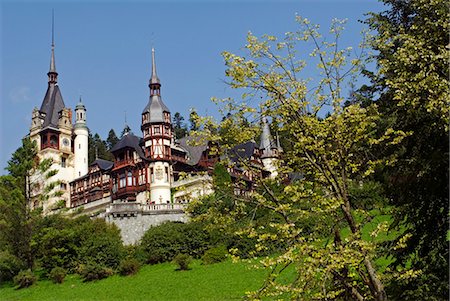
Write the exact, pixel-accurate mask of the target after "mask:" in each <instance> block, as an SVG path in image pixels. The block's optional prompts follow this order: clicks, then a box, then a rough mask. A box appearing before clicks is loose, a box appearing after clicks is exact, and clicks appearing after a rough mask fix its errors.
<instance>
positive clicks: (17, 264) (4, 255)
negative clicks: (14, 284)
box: [0, 251, 26, 283]
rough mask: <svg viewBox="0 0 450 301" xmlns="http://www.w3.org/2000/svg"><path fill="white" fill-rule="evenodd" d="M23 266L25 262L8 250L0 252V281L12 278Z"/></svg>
mask: <svg viewBox="0 0 450 301" xmlns="http://www.w3.org/2000/svg"><path fill="white" fill-rule="evenodd" d="M25 268H26V266H25V264H24V263H23V262H22V261H21V260H20V259H19V258H17V257H16V256H14V255H12V254H11V253H9V252H8V251H3V252H0V283H2V282H4V281H10V280H13V278H14V276H16V275H17V274H18V273H19V272H20V271H21V270H23V269H25Z"/></svg>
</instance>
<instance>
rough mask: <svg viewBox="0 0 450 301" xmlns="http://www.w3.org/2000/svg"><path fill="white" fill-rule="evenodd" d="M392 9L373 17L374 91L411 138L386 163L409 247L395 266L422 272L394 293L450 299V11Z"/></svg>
mask: <svg viewBox="0 0 450 301" xmlns="http://www.w3.org/2000/svg"><path fill="white" fill-rule="evenodd" d="M383 2H384V3H385V4H386V5H387V6H388V9H387V10H386V11H383V12H381V13H372V14H370V15H369V17H368V19H367V20H366V23H367V24H368V25H369V26H370V28H371V29H372V30H374V31H375V32H376V34H375V36H374V37H373V40H372V41H371V45H372V47H373V48H374V49H375V50H376V51H377V52H376V53H377V55H376V57H375V58H376V61H377V63H378V69H377V70H376V72H374V73H373V76H372V80H373V85H372V86H371V87H370V90H371V91H373V92H374V96H375V97H376V96H377V95H379V97H377V99H376V101H377V103H378V104H379V107H380V112H382V114H383V120H384V121H385V124H384V126H385V127H392V128H393V129H399V130H402V131H404V132H408V133H409V135H408V136H407V137H406V138H405V139H404V140H403V141H402V143H401V144H400V145H399V147H398V148H397V149H395V150H393V151H394V152H396V154H397V156H398V159H397V160H398V161H397V163H396V164H395V165H392V166H390V167H387V168H385V169H384V170H383V171H382V173H380V175H381V176H382V177H383V178H384V179H385V183H386V188H387V189H386V190H387V193H388V198H389V199H390V200H392V204H394V205H395V206H396V207H397V208H398V210H397V211H396V221H397V222H396V224H397V225H398V227H403V228H404V227H406V228H407V230H406V232H405V233H404V236H403V237H401V238H399V239H401V240H403V244H404V246H405V248H401V249H398V250H396V251H395V252H394V255H395V256H396V258H397V259H398V260H397V261H396V262H395V263H394V265H395V266H397V265H405V264H412V265H413V266H414V267H416V268H417V269H420V271H421V274H420V276H419V277H416V278H415V279H408V281H405V280H402V279H400V280H399V281H397V282H396V285H395V286H393V294H394V296H395V297H396V298H398V299H402V300H418V299H420V300H445V299H447V298H448V289H449V287H448V283H449V278H448V270H449V262H448V258H449V253H448V242H447V241H446V234H447V229H448V213H449V200H448V195H449V188H448V184H449V177H448V166H449V161H448V158H449V152H448V151H449V143H448V141H449V131H448V126H449V104H450V103H449V99H450V95H449V78H448V74H449V68H448V57H449V46H448V45H450V44H449V35H448V32H449V23H448V20H449V17H450V14H449V10H448V3H447V2H446V1H443V0H436V1H420V0H410V1H392V0H384V1H383Z"/></svg>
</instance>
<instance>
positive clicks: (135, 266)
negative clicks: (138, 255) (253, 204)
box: [119, 258, 141, 276]
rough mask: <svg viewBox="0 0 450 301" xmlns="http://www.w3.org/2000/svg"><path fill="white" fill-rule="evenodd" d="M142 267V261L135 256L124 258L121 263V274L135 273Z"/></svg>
mask: <svg viewBox="0 0 450 301" xmlns="http://www.w3.org/2000/svg"><path fill="white" fill-rule="evenodd" d="M140 267H141V263H140V262H139V261H138V260H137V259H135V258H128V259H125V260H122V262H121V263H120V265H119V274H120V275H122V276H128V275H134V274H136V273H137V272H138V271H139V269H140Z"/></svg>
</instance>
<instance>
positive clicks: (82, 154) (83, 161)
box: [74, 96, 89, 177]
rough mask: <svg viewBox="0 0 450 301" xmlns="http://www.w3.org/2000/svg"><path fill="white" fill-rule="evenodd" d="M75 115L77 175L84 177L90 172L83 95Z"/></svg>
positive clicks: (87, 131) (87, 132)
mask: <svg viewBox="0 0 450 301" xmlns="http://www.w3.org/2000/svg"><path fill="white" fill-rule="evenodd" d="M75 115H76V119H75V128H74V134H75V140H74V144H75V148H74V152H75V160H74V162H75V177H82V176H84V175H86V174H87V173H88V151H89V147H88V143H89V130H88V128H87V124H86V107H85V106H84V104H83V102H82V101H81V96H80V101H79V102H78V104H77V105H76V107H75Z"/></svg>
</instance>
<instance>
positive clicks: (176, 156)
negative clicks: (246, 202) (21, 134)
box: [29, 43, 281, 243]
mask: <svg viewBox="0 0 450 301" xmlns="http://www.w3.org/2000/svg"><path fill="white" fill-rule="evenodd" d="M47 75H48V87H47V92H46V94H45V97H44V99H43V101H42V104H41V107H40V109H37V108H35V109H34V110H33V114H32V122H31V127H30V134H29V136H30V139H31V140H32V141H35V142H36V145H37V148H38V156H39V158H41V159H51V160H52V162H53V164H52V169H56V170H58V172H57V173H56V175H54V176H53V177H52V178H50V179H49V181H57V182H58V183H59V185H58V187H56V189H57V190H59V191H60V193H58V197H54V198H50V199H49V200H48V201H47V202H45V203H44V204H42V206H43V209H44V212H45V213H50V212H52V211H53V210H58V209H61V207H66V208H69V210H71V211H72V212H77V211H80V212H83V213H84V214H90V215H92V216H98V217H102V218H105V219H106V220H108V221H110V222H112V223H115V224H116V225H118V226H119V228H120V229H121V230H122V237H123V239H124V242H125V243H135V242H137V241H138V240H139V238H140V237H141V236H142V235H143V233H144V232H145V231H146V230H147V229H148V228H149V227H150V226H152V225H157V224H160V223H162V222H164V221H167V220H172V221H186V220H187V217H186V215H185V214H184V210H183V209H184V206H185V204H186V203H188V202H189V201H190V200H191V199H192V198H195V197H198V196H201V195H204V194H209V193H211V192H212V184H211V174H212V170H213V168H214V165H215V164H216V163H217V162H218V161H219V160H220V158H219V156H218V155H217V154H216V153H214V152H212V147H213V145H212V144H211V143H208V142H203V143H198V141H194V140H195V139H194V138H193V137H184V138H181V139H175V138H174V135H173V127H172V122H171V113H170V110H169V108H168V106H166V104H165V103H164V102H163V100H162V97H161V81H160V79H159V78H158V75H157V70H156V60H155V51H154V49H152V70H151V76H150V80H149V85H148V87H149V90H150V91H149V100H148V102H147V103H144V102H143V107H144V109H143V111H142V114H141V116H140V118H141V131H142V136H136V135H134V134H133V133H131V132H127V133H125V134H124V136H123V137H122V138H121V139H120V141H118V143H117V144H116V145H115V146H114V147H113V148H112V149H111V152H112V154H113V156H114V161H107V160H104V159H101V158H96V160H95V161H94V162H93V163H92V164H90V165H88V147H89V146H88V127H87V124H88V122H87V121H88V119H87V115H86V111H87V110H86V107H85V106H84V105H83V103H82V101H81V99H80V101H79V103H78V104H77V105H76V107H75V110H74V111H75V114H74V116H73V114H72V110H71V109H70V108H67V107H66V106H65V104H64V101H63V97H62V94H61V91H60V88H59V86H58V73H57V72H56V63H55V53H54V45H53V43H52V50H51V59H50V70H49V72H48V73H47ZM73 119H75V120H74V122H73ZM260 141H261V142H260V144H259V145H257V144H256V143H255V142H254V141H249V142H247V143H244V144H242V145H238V146H236V147H235V148H234V149H232V150H231V152H230V153H232V154H233V155H232V156H231V158H230V159H231V160H234V161H235V162H236V163H237V164H236V165H235V167H234V168H231V169H229V172H230V174H231V176H232V178H235V179H239V180H240V181H239V182H241V183H242V182H244V183H245V184H244V185H243V186H242V184H241V185H240V186H239V187H238V186H237V187H236V189H235V193H245V191H248V190H251V189H252V183H253V179H254V177H255V176H257V177H267V176H275V175H276V164H275V161H276V160H277V157H278V155H279V152H280V151H281V148H280V146H279V143H275V141H274V139H273V138H272V136H271V133H270V129H269V125H268V123H267V120H266V119H265V118H263V119H262V134H261V137H260ZM195 142H197V143H195ZM242 160H246V161H249V162H251V163H252V165H253V166H256V167H257V168H256V170H259V171H258V172H253V173H249V172H247V171H244V169H241V168H239V161H242ZM181 175H183V176H181ZM38 193H39V192H37V193H36V195H37V194H38ZM62 200H64V201H63V202H61V201H62ZM61 205H62V206H61Z"/></svg>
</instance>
